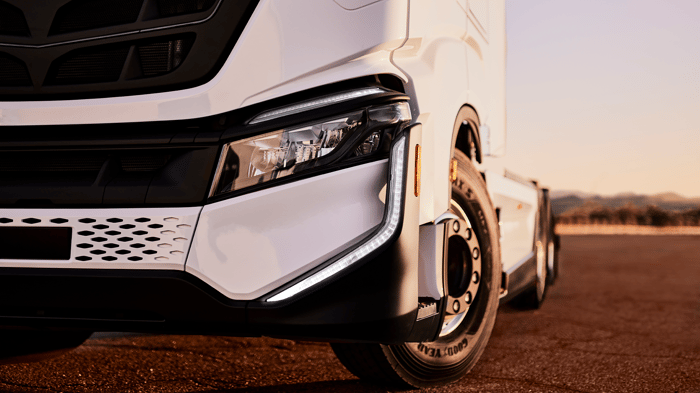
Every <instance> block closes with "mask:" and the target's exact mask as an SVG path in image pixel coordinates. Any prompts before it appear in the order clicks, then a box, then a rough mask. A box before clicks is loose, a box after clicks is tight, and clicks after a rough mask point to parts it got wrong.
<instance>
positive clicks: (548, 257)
mask: <svg viewBox="0 0 700 393" xmlns="http://www.w3.org/2000/svg"><path fill="white" fill-rule="evenodd" d="M539 209H540V210H539V212H538V214H537V216H538V219H537V228H536V236H537V237H536V238H537V241H535V250H534V251H535V262H536V263H535V273H536V278H535V282H534V283H533V284H532V286H531V287H530V288H529V289H527V290H526V291H525V292H523V293H522V294H520V295H518V296H517V297H516V298H515V299H513V301H512V304H513V305H514V306H516V307H518V308H523V309H538V308H540V307H542V304H543V303H544V299H545V296H546V295H547V290H548V289H549V286H550V285H551V284H552V279H553V278H552V277H553V274H552V269H554V265H555V246H554V236H553V232H552V228H551V225H550V223H551V220H550V218H549V216H550V213H549V210H548V209H549V204H548V201H547V200H546V199H545V200H543V201H542V204H541V206H540V208H539Z"/></svg>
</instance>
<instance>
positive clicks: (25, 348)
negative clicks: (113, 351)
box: [0, 330, 92, 365]
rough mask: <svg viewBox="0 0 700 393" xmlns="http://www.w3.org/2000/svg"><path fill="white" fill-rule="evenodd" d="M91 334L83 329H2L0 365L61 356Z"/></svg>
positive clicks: (0, 334) (0, 336)
mask: <svg viewBox="0 0 700 393" xmlns="http://www.w3.org/2000/svg"><path fill="white" fill-rule="evenodd" d="M91 334H92V332H84V331H75V332H74V331H44V330H5V331H2V332H0V365H3V364H14V363H33V362H39V361H42V360H46V359H51V358H54V357H57V356H61V355H63V354H64V353H66V352H68V351H71V350H73V349H75V348H77V347H78V346H80V345H81V344H82V343H83V342H84V341H85V340H87V339H88V338H89V337H90V335H91Z"/></svg>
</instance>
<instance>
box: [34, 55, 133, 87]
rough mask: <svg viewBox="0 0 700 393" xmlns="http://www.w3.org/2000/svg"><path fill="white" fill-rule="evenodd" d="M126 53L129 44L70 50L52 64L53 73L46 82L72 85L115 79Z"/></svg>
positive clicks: (117, 78) (117, 76)
mask: <svg viewBox="0 0 700 393" xmlns="http://www.w3.org/2000/svg"><path fill="white" fill-rule="evenodd" d="M127 54H129V46H120V47H112V48H104V47H97V48H93V49H89V50H84V51H76V52H71V53H69V54H68V55H66V56H64V57H63V58H62V59H59V60H58V61H57V63H56V65H54V74H53V76H52V77H50V79H49V81H48V84H52V85H68V84H70V85H73V84H82V83H100V82H114V81H117V80H119V76H120V75H121V72H122V69H123V68H124V63H125V62H126V55H127Z"/></svg>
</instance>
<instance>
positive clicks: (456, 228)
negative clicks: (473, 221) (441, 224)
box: [452, 221, 459, 232]
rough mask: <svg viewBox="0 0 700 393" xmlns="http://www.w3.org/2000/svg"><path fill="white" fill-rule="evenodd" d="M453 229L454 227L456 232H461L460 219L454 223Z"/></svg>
mask: <svg viewBox="0 0 700 393" xmlns="http://www.w3.org/2000/svg"><path fill="white" fill-rule="evenodd" d="M452 229H453V230H454V231H455V232H459V221H455V222H453V223H452Z"/></svg>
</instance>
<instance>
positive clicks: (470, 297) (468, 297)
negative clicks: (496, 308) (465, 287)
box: [464, 292, 472, 304]
mask: <svg viewBox="0 0 700 393" xmlns="http://www.w3.org/2000/svg"><path fill="white" fill-rule="evenodd" d="M464 301H465V302H467V304H472V293H471V292H467V297H465V298H464Z"/></svg>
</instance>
